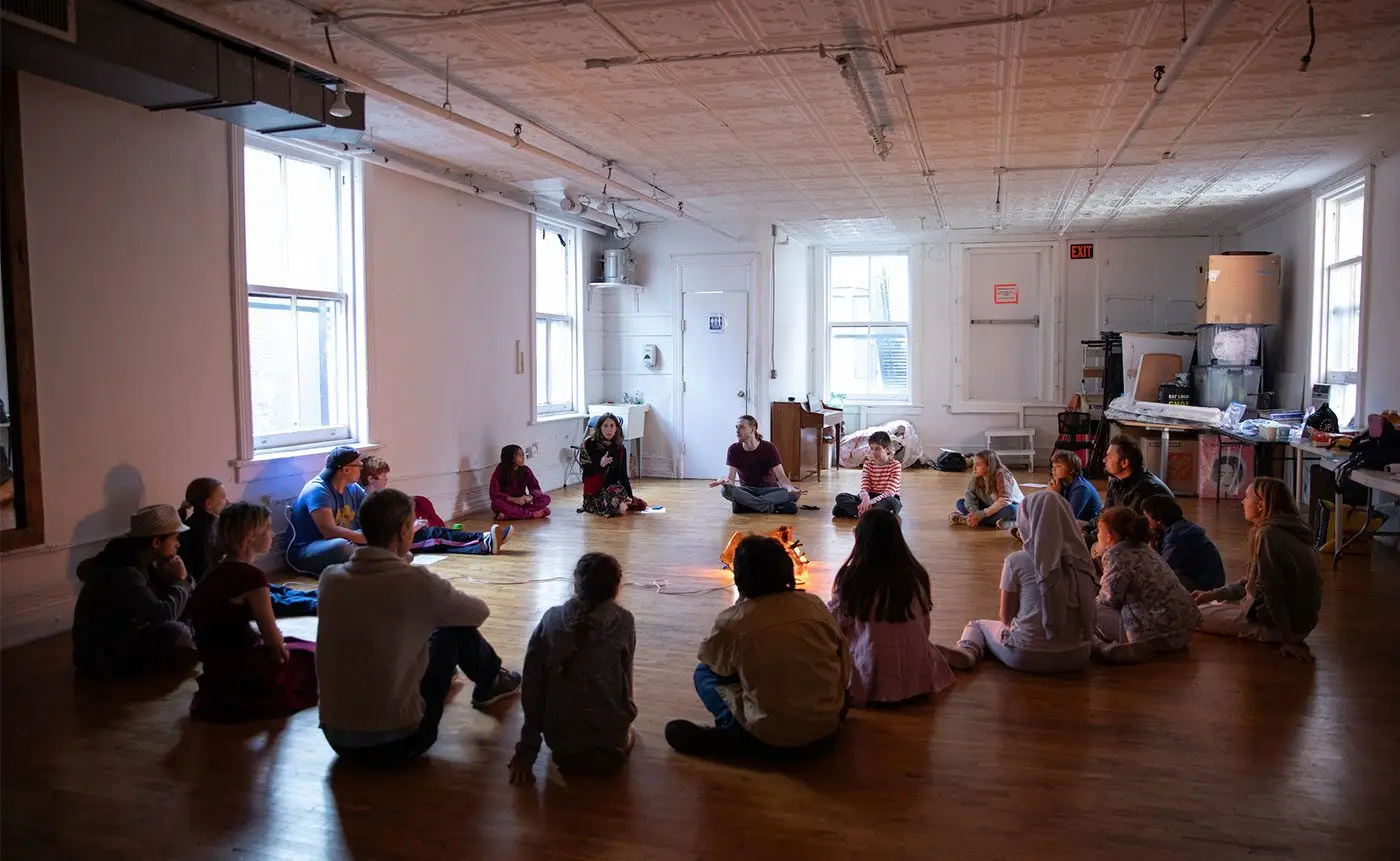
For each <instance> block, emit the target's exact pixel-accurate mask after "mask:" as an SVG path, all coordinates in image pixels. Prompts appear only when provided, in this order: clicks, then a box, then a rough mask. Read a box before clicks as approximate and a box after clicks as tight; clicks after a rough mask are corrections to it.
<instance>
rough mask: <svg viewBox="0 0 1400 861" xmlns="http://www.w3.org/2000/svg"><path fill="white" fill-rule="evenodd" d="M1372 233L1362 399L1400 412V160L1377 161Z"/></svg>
mask: <svg viewBox="0 0 1400 861" xmlns="http://www.w3.org/2000/svg"><path fill="white" fill-rule="evenodd" d="M1369 202H1370V205H1371V233H1370V236H1369V237H1368V239H1369V242H1368V244H1367V254H1369V255H1370V260H1369V261H1368V264H1369V266H1370V270H1371V292H1370V294H1369V295H1368V296H1367V306H1366V321H1365V323H1364V324H1363V325H1365V327H1366V333H1365V335H1364V338H1363V340H1364V342H1365V344H1366V355H1365V356H1364V358H1363V367H1364V368H1365V372H1364V373H1365V379H1364V391H1363V392H1362V395H1361V403H1362V404H1363V405H1364V407H1365V409H1366V410H1367V412H1378V411H1380V410H1400V338H1397V337H1395V326H1396V323H1397V322H1400V159H1397V158H1389V159H1386V160H1385V161H1382V162H1381V163H1380V164H1378V165H1376V171H1375V177H1374V182H1373V183H1372V185H1371V196H1370V200H1369Z"/></svg>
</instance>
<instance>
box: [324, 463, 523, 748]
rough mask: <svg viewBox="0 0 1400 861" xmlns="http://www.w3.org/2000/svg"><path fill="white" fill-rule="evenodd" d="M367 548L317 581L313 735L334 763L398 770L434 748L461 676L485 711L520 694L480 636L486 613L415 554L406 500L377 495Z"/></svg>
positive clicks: (368, 517)
mask: <svg viewBox="0 0 1400 861" xmlns="http://www.w3.org/2000/svg"><path fill="white" fill-rule="evenodd" d="M360 525H361V526H362V527H363V528H364V536H365V541H366V546H364V547H360V548H357V549H356V550H355V554H354V556H352V557H351V558H350V561H349V562H346V563H343V564H338V565H332V566H330V567H328V568H327V569H326V570H325V571H324V572H323V573H322V574H321V586H320V591H321V618H320V625H319V627H318V629H317V635H316V636H317V641H316V676H317V679H318V681H319V684H320V693H321V731H322V732H323V733H324V734H325V736H326V741H327V742H329V743H330V746H331V748H332V749H334V750H335V752H336V753H337V754H338V755H339V756H340V758H341V759H342V760H346V761H350V762H357V763H363V764H366V765H384V766H389V765H397V764H400V763H404V762H407V761H409V760H412V759H415V758H417V757H419V756H422V755H423V754H424V753H426V752H427V751H428V749H429V748H431V747H432V746H433V744H435V743H436V742H437V737H438V725H439V724H440V723H441V722H442V714H443V708H444V706H445V705H446V703H447V695H448V693H449V692H450V691H451V688H452V677H453V676H454V675H455V674H456V671H457V669H458V668H461V670H462V672H464V673H465V674H466V676H467V678H468V679H470V680H471V681H472V682H474V683H475V685H476V687H475V689H474V690H473V691H472V697H471V698H472V705H473V706H474V707H476V708H485V707H487V706H489V705H491V704H492V703H495V702H497V701H499V700H503V699H505V698H506V697H509V696H511V695H512V694H515V693H516V692H518V691H519V690H520V674H519V673H515V672H512V671H510V670H507V669H505V668H504V667H502V666H501V659H500V657H498V656H497V655H496V651H495V649H492V648H491V644H490V643H488V642H486V638H485V637H483V636H481V630H480V625H481V623H482V622H485V621H486V617H487V616H488V615H489V614H490V610H488V609H487V607H486V602H485V601H482V600H481V599H480V598H476V597H473V596H471V595H467V594H464V593H462V592H459V591H457V589H456V588H455V587H454V586H453V585H452V584H451V583H449V582H448V581H447V580H444V579H443V578H441V577H439V576H438V575H437V574H434V573H433V572H432V571H431V570H429V569H428V568H426V567H424V566H422V565H414V564H412V563H411V560H412V558H413V554H412V552H411V551H410V549H409V548H410V547H411V546H412V545H413V500H412V499H411V498H410V497H409V496H408V495H407V494H405V493H402V492H400V491H398V490H393V489H385V490H376V491H375V492H374V493H371V494H370V495H369V497H368V498H367V499H366V500H365V504H364V505H363V506H362V507H361V509H360Z"/></svg>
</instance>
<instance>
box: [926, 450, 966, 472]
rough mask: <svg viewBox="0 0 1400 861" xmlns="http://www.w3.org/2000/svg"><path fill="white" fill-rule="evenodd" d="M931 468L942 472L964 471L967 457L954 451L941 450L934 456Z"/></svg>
mask: <svg viewBox="0 0 1400 861" xmlns="http://www.w3.org/2000/svg"><path fill="white" fill-rule="evenodd" d="M933 468H934V469H936V470H940V471H942V472H966V471H967V458H965V457H963V456H962V455H960V454H958V453H957V452H955V451H945V452H941V453H939V455H938V457H936V458H934V461H933Z"/></svg>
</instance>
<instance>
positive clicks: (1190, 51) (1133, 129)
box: [1060, 0, 1235, 236]
mask: <svg viewBox="0 0 1400 861" xmlns="http://www.w3.org/2000/svg"><path fill="white" fill-rule="evenodd" d="M1233 5H1235V0H1213V2H1212V3H1211V4H1210V6H1209V7H1207V8H1206V11H1205V12H1203V13H1202V14H1201V18H1200V20H1198V21H1197V22H1196V26H1194V27H1192V28H1191V34H1190V35H1189V36H1187V37H1186V41H1185V42H1183V43H1182V44H1181V50H1179V51H1177V53H1176V57H1175V58H1174V59H1173V60H1172V62H1171V65H1169V66H1167V68H1166V71H1165V72H1164V73H1163V75H1162V79H1161V80H1159V81H1156V82H1154V83H1153V84H1152V96H1151V97H1150V98H1149V99H1148V100H1147V104H1145V105H1143V106H1142V110H1140V111H1138V115H1137V117H1136V118H1135V119H1134V120H1133V123H1132V125H1130V126H1128V131H1127V133H1125V134H1124V135H1123V139H1122V140H1120V141H1119V142H1118V148H1117V149H1115V150H1114V151H1113V153H1112V155H1110V156H1109V157H1108V161H1106V162H1104V163H1103V167H1102V168H1100V169H1099V172H1098V175H1097V176H1095V177H1094V180H1093V182H1091V183H1090V184H1089V188H1088V190H1086V191H1085V192H1084V196H1083V197H1081V198H1079V203H1078V204H1076V205H1075V207H1074V209H1073V210H1072V211H1071V212H1070V214H1069V216H1068V217H1067V218H1065V221H1064V223H1063V224H1061V225H1060V235H1061V236H1064V235H1065V233H1066V232H1067V231H1068V230H1069V226H1070V225H1071V224H1073V223H1074V219H1075V216H1077V215H1079V211H1080V210H1081V209H1083V208H1084V204H1085V203H1087V202H1088V200H1089V198H1090V197H1092V196H1093V194H1094V192H1095V190H1097V189H1098V187H1099V183H1100V182H1101V181H1102V180H1103V178H1104V176H1105V175H1107V174H1108V169H1109V168H1111V167H1113V165H1114V164H1115V163H1116V162H1117V161H1118V158H1119V156H1121V155H1123V151H1124V150H1126V149H1127V148H1128V144H1129V143H1131V142H1132V140H1133V138H1134V137H1136V136H1137V133H1138V132H1140V131H1142V127H1143V126H1144V125H1146V124H1147V118H1148V117H1150V116H1151V115H1152V111H1153V110H1155V109H1156V107H1157V105H1158V104H1160V103H1161V101H1162V96H1164V95H1166V93H1167V90H1168V89H1169V88H1170V87H1171V85H1172V82H1173V81H1175V80H1176V79H1177V76H1178V75H1180V74H1181V70H1182V69H1183V68H1185V67H1186V63H1187V62H1188V61H1189V60H1190V59H1191V57H1192V56H1194V55H1195V53H1196V49H1197V48H1199V47H1200V46H1201V43H1202V42H1204V41H1205V40H1206V37H1207V36H1209V35H1210V33H1211V31H1212V30H1214V29H1215V26H1216V24H1218V23H1219V22H1220V18H1221V17H1223V16H1224V14H1225V13H1226V12H1227V11H1229V9H1230V7H1231V6H1233Z"/></svg>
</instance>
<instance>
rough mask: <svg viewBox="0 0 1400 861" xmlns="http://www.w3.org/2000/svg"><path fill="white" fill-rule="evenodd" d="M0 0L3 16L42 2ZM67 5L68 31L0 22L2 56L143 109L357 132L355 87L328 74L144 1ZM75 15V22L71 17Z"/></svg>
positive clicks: (311, 130) (310, 134)
mask: <svg viewBox="0 0 1400 861" xmlns="http://www.w3.org/2000/svg"><path fill="white" fill-rule="evenodd" d="M0 2H3V3H4V8H5V10H6V18H9V17H10V14H9V13H10V10H11V7H15V8H19V7H23V8H25V9H33V8H35V7H40V6H45V7H46V6H47V5H48V4H44V3H38V2H27V3H24V2H16V0H0ZM54 5H64V4H57V3H55V4H54ZM71 8H74V9H75V10H76V13H75V15H69V16H68V17H67V22H68V23H69V25H70V30H71V31H72V33H71V37H70V38H68V39H58V38H56V37H53V36H51V35H49V33H48V30H47V29H43V30H42V31H40V28H30V27H9V26H6V27H4V28H0V55H2V56H4V58H5V65H7V66H14V67H15V68H18V69H21V70H23V71H26V72H30V73H32V74H35V75H40V76H42V77H45V78H49V79H51V80H54V81H58V82H60V83H64V84H68V85H69V86H73V87H78V88H80V89H84V90H88V91H89V92H93V93H97V94H99V95H103V96H107V97H109V98H113V99H117V100H119V101H123V102H127V103H128V104H133V105H140V106H141V107H143V108H147V109H149V110H153V111H169V110H188V111H198V112H199V113H202V114H205V115H206V116H210V117H214V118H215V119H219V120H222V121H224V122H227V123H231V124H233V125H238V126H243V127H244V128H247V129H251V130H253V131H256V132H261V133H263V134H271V135H282V136H284V137H296V138H310V139H317V140H325V141H335V142H339V143H350V144H353V143H356V142H358V141H359V139H360V137H361V136H363V134H364V129H365V97H364V94H363V93H348V92H347V93H345V98H344V103H343V104H342V102H341V100H340V99H339V98H338V94H337V92H336V90H335V87H336V84H337V83H338V81H337V79H335V78H331V77H327V76H325V75H322V74H320V73H318V72H314V71H312V70H310V69H304V68H301V67H299V66H292V65H290V64H289V63H288V62H287V61H286V60H284V59H282V58H281V57H278V56H276V55H273V54H269V53H267V52H265V51H260V50H258V49H256V48H253V47H250V46H248V45H246V44H243V43H241V42H238V41H235V40H231V39H228V38H225V37H223V36H220V35H218V34H215V33H210V32H208V31H206V30H202V29H199V28H197V27H194V26H192V25H190V24H188V23H187V22H185V21H182V20H179V19H176V18H174V17H171V16H168V15H166V14H164V13H162V12H159V11H155V10H151V9H149V8H148V7H144V6H137V5H133V4H131V3H125V2H119V0H74V2H73V4H72V7H71ZM75 17H76V18H82V20H83V26H82V29H81V30H79V29H78V28H77V27H75V26H71V25H72V23H73V21H74V20H75ZM342 107H344V108H348V114H349V115H348V116H345V115H344V112H342V111H341V108H342Z"/></svg>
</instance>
